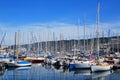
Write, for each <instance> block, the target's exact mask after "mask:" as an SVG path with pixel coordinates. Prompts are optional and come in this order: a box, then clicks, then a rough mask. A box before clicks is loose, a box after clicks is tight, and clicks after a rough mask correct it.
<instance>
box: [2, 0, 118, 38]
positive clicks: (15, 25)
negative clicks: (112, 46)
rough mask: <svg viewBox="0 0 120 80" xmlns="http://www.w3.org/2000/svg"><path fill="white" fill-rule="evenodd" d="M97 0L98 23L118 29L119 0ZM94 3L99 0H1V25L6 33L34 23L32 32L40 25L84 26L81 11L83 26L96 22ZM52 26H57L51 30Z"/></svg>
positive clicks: (108, 27) (95, 5)
mask: <svg viewBox="0 0 120 80" xmlns="http://www.w3.org/2000/svg"><path fill="white" fill-rule="evenodd" d="M99 1H100V6H101V7H100V23H103V24H105V25H106V26H107V29H113V28H115V29H116V30H118V31H119V30H120V28H119V27H120V24H119V22H120V10H119V8H120V5H119V4H120V0H99ZM97 5H98V0H0V27H1V30H3V31H6V32H7V33H8V34H7V35H9V32H11V34H13V33H12V32H15V31H17V30H23V28H25V30H27V29H31V31H32V30H33V29H34V28H36V25H37V28H36V29H34V30H33V31H34V32H37V31H36V30H38V28H39V27H41V25H45V26H42V27H46V26H48V25H49V26H51V27H55V28H58V29H59V27H61V26H62V27H63V26H64V27H66V26H65V25H67V26H76V27H77V26H78V24H80V26H81V27H83V22H84V21H83V19H84V14H85V15H86V24H87V25H88V26H86V27H90V26H91V25H94V24H96V16H97ZM78 18H79V19H80V22H79V23H78ZM31 25H32V26H31ZM33 25H34V26H33ZM111 25H112V26H111ZM102 28H103V29H104V26H103V27H102ZM8 29H9V30H8ZM65 29H66V28H65ZM69 29H71V28H69ZM25 30H24V32H26V31H25ZM54 30H57V29H53V30H52V31H54ZM116 30H113V31H116ZM58 31H59V30H58ZM62 31H64V30H62ZM70 31H71V30H69V32H70ZM38 32H39V31H38ZM59 33H60V32H59ZM62 33H64V32H62ZM69 35H70V34H69ZM66 36H67V35H66Z"/></svg>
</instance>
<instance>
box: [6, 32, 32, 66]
mask: <svg viewBox="0 0 120 80" xmlns="http://www.w3.org/2000/svg"><path fill="white" fill-rule="evenodd" d="M19 36H20V33H19V32H18V44H19ZM17 46H18V48H19V45H17ZM15 47H16V32H15ZM18 48H15V49H14V50H17V51H15V52H16V59H10V60H7V61H6V62H5V64H6V66H7V67H24V66H31V65H32V64H31V63H30V62H27V61H22V60H19V59H18Z"/></svg>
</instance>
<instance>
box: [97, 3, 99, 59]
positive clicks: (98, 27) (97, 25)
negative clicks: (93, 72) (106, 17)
mask: <svg viewBox="0 0 120 80" xmlns="http://www.w3.org/2000/svg"><path fill="white" fill-rule="evenodd" d="M99 21H100V2H98V15H97V52H98V58H99V51H100V46H99V33H100V29H99V25H100V22H99Z"/></svg>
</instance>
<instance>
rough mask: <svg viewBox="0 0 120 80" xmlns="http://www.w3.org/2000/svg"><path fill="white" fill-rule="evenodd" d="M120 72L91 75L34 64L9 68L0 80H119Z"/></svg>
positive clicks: (88, 71) (81, 70)
mask: <svg viewBox="0 0 120 80" xmlns="http://www.w3.org/2000/svg"><path fill="white" fill-rule="evenodd" d="M119 75H120V70H116V71H112V72H111V71H105V72H97V73H91V71H90V69H73V70H69V69H68V68H66V67H63V66H59V67H58V66H52V65H43V64H33V65H32V66H31V67H17V68H7V69H6V70H5V71H4V72H3V73H1V75H0V80H110V79H112V80H116V79H115V77H116V76H117V80H118V79H120V76H119Z"/></svg>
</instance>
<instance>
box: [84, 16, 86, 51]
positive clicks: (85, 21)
mask: <svg viewBox="0 0 120 80" xmlns="http://www.w3.org/2000/svg"><path fill="white" fill-rule="evenodd" d="M85 29H86V18H85V14H84V49H83V50H84V52H85V35H86V33H85Z"/></svg>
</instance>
